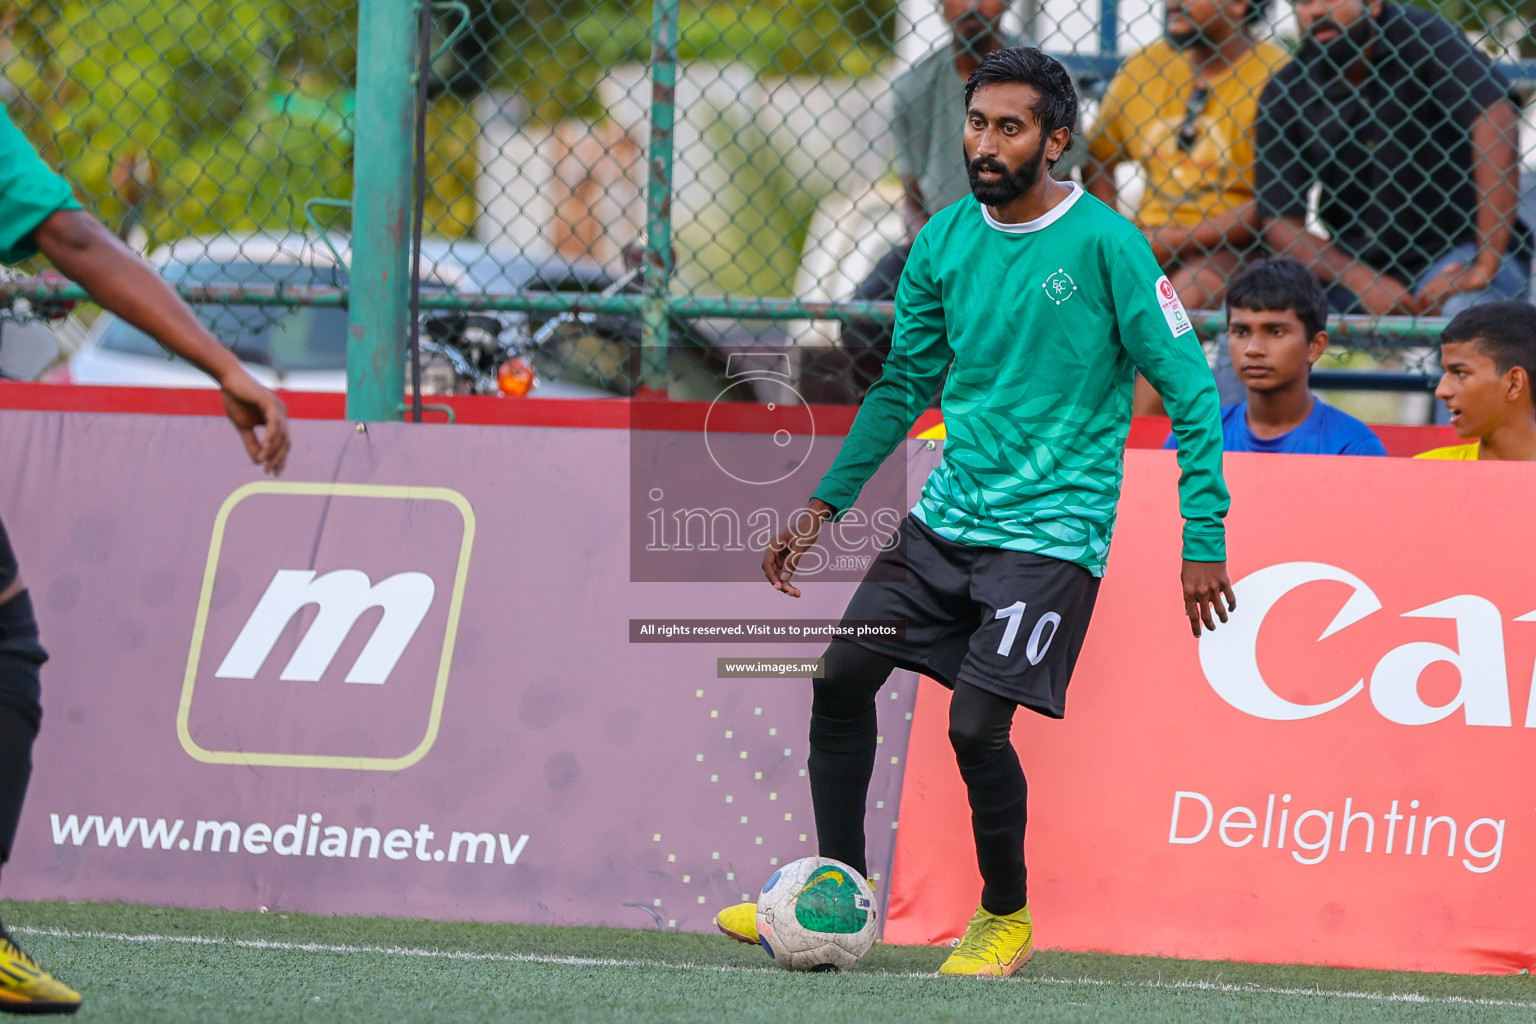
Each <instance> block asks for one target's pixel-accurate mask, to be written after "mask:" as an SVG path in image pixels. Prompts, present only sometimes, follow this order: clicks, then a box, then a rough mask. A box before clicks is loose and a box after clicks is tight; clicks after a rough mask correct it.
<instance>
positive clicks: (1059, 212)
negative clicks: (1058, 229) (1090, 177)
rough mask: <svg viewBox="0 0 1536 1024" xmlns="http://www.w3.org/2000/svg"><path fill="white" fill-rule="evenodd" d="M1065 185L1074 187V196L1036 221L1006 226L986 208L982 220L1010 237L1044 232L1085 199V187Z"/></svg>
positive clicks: (1067, 183)
mask: <svg viewBox="0 0 1536 1024" xmlns="http://www.w3.org/2000/svg"><path fill="white" fill-rule="evenodd" d="M1063 184H1066V185H1070V186H1072V194H1071V195H1069V196H1067V198H1065V199H1063V200H1062V201H1061V202H1059V203H1057V204H1056V205H1055V206H1053V207H1051V208H1050V209H1049V210H1046V211H1045V212H1044V213H1042V214H1041V215H1040V216H1038V217H1036V218H1035V219H1034V220H1026V221H1025V222H1024V223H1022V224H1004V223H1003V222H1002V221H1000V220H998V219H997V218H996V217H993V216H992V212H991V211H990V210H988V209H987V208H986V207H985V206H982V207H981V216H982V219H983V220H985V221H986V222H987V226H988V227H992V228H996V229H997V230H999V231H1006V232H1008V233H1009V234H1010V235H1027V234H1030V233H1031V232H1035V231H1043V230H1044V229H1046V228H1048V227H1050V226H1051V225H1052V224H1055V223H1056V222H1057V221H1058V220H1061V218H1062V217H1064V216H1066V214H1067V211H1068V210H1070V209H1072V206H1073V204H1075V203H1076V202H1077V201H1078V200H1079V199H1081V198H1082V197H1083V187H1082V186H1081V185H1079V184H1078V183H1077V182H1075V181H1068V182H1064V183H1063ZM978 205H980V204H978Z"/></svg>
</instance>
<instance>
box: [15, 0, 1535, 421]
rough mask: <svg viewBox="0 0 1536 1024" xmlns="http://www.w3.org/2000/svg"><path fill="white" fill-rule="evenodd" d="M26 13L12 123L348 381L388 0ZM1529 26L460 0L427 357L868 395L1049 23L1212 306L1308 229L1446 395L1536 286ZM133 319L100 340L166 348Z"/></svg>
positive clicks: (1385, 335) (1070, 162)
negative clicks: (1466, 312)
mask: <svg viewBox="0 0 1536 1024" xmlns="http://www.w3.org/2000/svg"><path fill="white" fill-rule="evenodd" d="M368 3H376V4H377V3H378V0H364V5H365V7H366V5H367V4H368ZM378 9H379V10H382V9H383V6H382V5H379V7H378ZM390 10H392V11H395V12H398V13H403V15H404V18H403V22H404V23H403V24H401V25H400V26H397V27H398V29H399V30H400V31H402V32H405V33H408V34H411V35H414V34H415V31H416V28H415V24H414V18H413V17H412V16H411V14H410V11H409V9H408V7H407V5H404V4H395V5H393V6H392V7H391V8H390ZM0 11H3V12H4V13H3V19H4V20H3V22H0V64H3V75H0V84H3V87H4V88H5V89H6V101H7V105H8V107H9V108H10V111H11V115H12V117H13V119H14V120H16V122H17V123H18V124H19V125H21V126H22V128H23V130H24V131H25V132H26V133H27V134H28V135H29V136H30V137H31V138H32V140H33V141H34V142H35V143H36V144H37V145H38V146H39V147H40V149H41V150H42V151H43V153H44V154H45V156H46V157H47V158H48V159H49V160H50V161H51V162H53V163H54V164H55V165H57V166H58V167H60V169H61V170H62V171H63V172H64V173H65V174H66V176H68V177H69V179H70V180H71V181H72V182H74V183H75V185H76V187H77V189H78V191H79V193H80V194H81V197H82V198H83V199H84V200H86V201H87V202H88V204H89V205H90V207H91V208H92V209H94V210H95V211H96V212H98V213H99V214H100V215H101V216H102V218H103V219H104V220H105V221H106V222H107V223H108V224H109V225H111V226H112V227H114V228H115V229H117V230H118V231H119V232H120V233H121V234H122V235H123V236H124V237H125V238H127V239H128V240H130V242H131V243H133V244H135V245H138V246H140V247H142V248H144V249H146V250H148V251H151V252H153V253H156V254H157V258H158V259H159V260H160V262H161V263H162V264H163V265H164V266H165V267H166V268H167V273H169V274H171V276H173V278H175V279H176V280H177V283H178V284H179V285H181V286H182V287H183V290H184V292H185V293H186V294H188V295H189V296H191V297H193V298H196V299H198V300H200V301H202V303H203V305H202V307H201V308H203V309H204V310H206V316H205V319H208V320H209V322H210V324H211V325H213V326H214V328H215V330H216V332H218V333H220V334H221V336H224V337H225V338H226V340H227V341H229V342H230V343H231V344H234V345H235V346H236V347H237V348H239V349H242V350H243V351H244V353H245V354H248V355H249V356H250V357H251V358H252V360H253V361H256V362H258V363H264V364H265V365H266V366H267V368H268V369H271V370H272V371H273V372H274V373H275V374H276V375H277V377H278V378H279V379H280V380H281V379H284V378H285V375H287V374H290V373H299V372H315V373H319V372H322V371H325V372H331V373H333V374H334V375H335V376H336V379H337V380H338V381H344V380H345V362H346V352H347V342H346V332H345V324H346V322H347V320H348V317H349V316H350V317H351V319H352V320H353V322H354V324H355V323H356V322H357V320H358V310H357V308H356V307H357V304H358V303H359V302H360V301H363V299H364V296H362V294H361V293H359V292H358V291H356V290H355V289H350V288H349V287H348V285H349V277H348V269H349V266H350V264H351V262H352V253H351V252H350V251H349V250H348V249H347V247H346V244H345V239H346V236H347V232H348V229H349V227H350V219H351V217H352V216H353V210H352V208H351V206H350V205H349V203H350V201H351V199H352V182H353V167H354V162H355V161H356V160H359V159H361V158H371V157H373V156H374V155H375V154H374V153H372V152H370V150H373V149H375V148H376V147H378V146H380V145H381V142H380V141H379V140H378V139H375V138H370V137H367V136H366V129H363V128H360V127H359V125H361V124H366V123H367V121H366V119H365V118H363V119H360V118H358V117H357V116H356V114H355V111H356V108H357V107H358V106H359V105H360V102H359V101H361V105H364V106H366V105H367V104H368V103H369V102H371V101H373V100H374V99H375V97H373V96H372V95H368V94H365V95H363V96H362V97H359V96H358V95H357V94H356V90H357V89H358V82H359V81H360V80H367V76H366V74H365V73H364V72H366V71H367V68H366V67H365V65H367V62H368V61H369V60H377V59H381V58H379V56H378V55H377V54H370V53H368V52H364V53H362V54H361V55H360V54H359V50H358V44H357V40H358V19H357V10H356V5H355V4H351V3H346V2H343V0H224V2H221V3H219V4H212V3H208V2H206V0H195V2H194V0H94V2H89V3H86V2H72V0H12V2H10V3H7V4H6V5H5V6H4V7H0ZM1533 17H1536V0H1487V2H1484V3H1474V2H1470V0H1423V2H1422V4H1421V6H1416V7H1403V6H1399V5H1396V4H1393V3H1385V4H1377V5H1375V6H1374V8H1372V7H1369V6H1367V5H1365V4H1364V3H1363V2H1362V0H1304V2H1303V3H1300V4H1298V5H1296V6H1295V7H1293V6H1291V5H1290V4H1288V3H1285V2H1284V0H1273V2H1269V3H1266V2H1264V0H1248V2H1247V3H1246V4H1244V3H1241V2H1238V3H1227V4H1217V3H1215V2H1214V0H1184V2H1182V3H1179V2H1175V3H1173V4H1172V5H1171V6H1170V7H1169V8H1168V9H1167V10H1165V9H1164V7H1163V5H1162V4H1160V3H1156V2H1153V0H1139V2H1134V3H1133V2H1127V0H1098V2H1096V3H1088V4H1079V3H1076V2H1074V0H1016V2H1014V3H1011V4H1010V3H1007V2H1005V0H945V2H942V3H941V2H940V0H751V2H749V0H657V2H656V4H655V5H654V6H653V4H652V3H650V2H645V3H636V2H630V0H467V2H464V0H457V2H454V3H442V2H440V3H438V4H437V5H435V7H434V9H433V11H432V17H431V24H432V27H433V34H432V38H431V40H429V41H428V43H427V49H428V50H429V51H430V54H429V56H430V63H429V70H428V74H427V76H426V79H425V88H424V89H423V90H422V93H423V98H424V101H425V110H426V116H425V149H424V153H425V166H424V172H425V181H426V186H427V187H426V190H425V194H424V196H423V197H422V198H423V203H422V218H423V221H424V234H425V239H424V242H423V245H422V252H423V262H424V266H425V267H426V270H425V273H424V278H423V282H422V291H421V302H420V305H421V308H422V310H423V311H424V312H423V316H424V318H425V321H426V322H425V324H424V327H423V328H422V330H421V332H420V337H421V339H422V342H423V344H424V345H425V346H426V348H425V351H426V356H425V363H424V366H423V369H424V378H423V383H424V386H425V388H426V389H427V390H461V391H462V390H491V391H495V390H498V389H500V390H503V391H508V390H510V391H513V392H516V391H517V390H518V388H519V387H521V386H525V385H526V379H527V378H526V372H531V373H532V374H533V375H535V376H536V377H539V378H542V379H543V381H544V382H545V387H544V388H543V389H542V391H543V393H562V392H563V393H572V394H580V393H594V394H613V393H620V394H632V393H634V392H636V391H637V390H638V389H639V388H641V387H642V386H644V385H647V384H649V385H650V386H651V387H653V388H655V389H658V390H665V391H666V392H667V393H668V394H669V395H671V396H673V397H682V398H709V397H713V395H715V394H717V393H718V392H719V391H720V390H721V388H720V384H721V381H722V380H723V379H724V378H725V377H726V376H728V374H729V364H730V362H731V360H730V356H731V355H732V354H734V353H737V352H739V351H741V350H743V349H761V348H762V347H764V346H782V347H783V348H784V349H785V350H787V351H788V352H789V353H790V354H791V355H792V356H793V358H792V359H791V360H789V361H788V365H789V366H790V367H791V369H790V372H791V373H792V374H793V375H794V376H796V377H797V383H798V385H799V386H800V389H801V391H802V392H803V393H804V394H805V395H806V396H807V397H808V398H810V399H811V400H813V401H814V400H821V401H856V400H857V399H858V398H859V396H860V395H861V394H862V391H863V389H864V388H865V387H866V386H867V385H868V383H869V382H870V381H871V380H872V379H873V378H874V376H875V375H877V374H878V372H879V367H880V365H881V363H882V361H883V357H884V352H885V351H886V349H887V347H888V345H889V322H890V316H891V305H890V300H891V299H892V297H893V294H894V284H895V281H896V279H897V278H898V277H899V274H900V267H901V263H902V259H903V257H904V252H905V247H906V246H907V245H908V244H909V242H910V239H911V237H912V233H913V232H914V231H915V230H917V229H918V228H920V227H921V224H922V223H923V222H924V221H925V220H926V218H927V217H928V216H931V215H932V214H933V213H934V212H936V211H937V210H938V209H940V208H942V207H943V206H945V205H947V204H949V203H951V202H953V201H955V200H957V199H960V198H962V197H964V196H965V195H967V194H968V192H969V186H968V180H967V175H966V169H965V165H964V161H963V156H962V136H963V126H964V111H963V100H962V95H963V79H964V75H965V74H966V73H967V71H968V69H969V68H970V67H971V66H973V65H974V63H975V60H976V58H977V57H978V56H979V55H980V54H982V53H984V52H986V51H987V50H989V49H991V48H994V47H997V46H1001V45H1006V44H1010V43H1016V42H1031V43H1037V44H1038V45H1040V46H1041V47H1042V48H1044V49H1045V50H1046V51H1047V52H1050V53H1052V54H1055V55H1057V56H1059V57H1060V58H1061V59H1062V60H1063V62H1064V63H1066V64H1067V66H1068V68H1069V70H1071V71H1072V72H1073V74H1074V77H1075V80H1076V82H1077V85H1078V89H1079V93H1080V97H1081V100H1082V104H1081V112H1082V117H1081V123H1080V126H1079V128H1080V135H1079V136H1078V137H1076V138H1075V139H1074V142H1073V145H1072V148H1071V150H1070V151H1069V153H1068V155H1067V157H1066V158H1065V159H1064V160H1063V162H1062V163H1061V164H1059V165H1058V166H1057V168H1056V170H1055V173H1056V175H1057V177H1071V178H1073V179H1076V180H1079V181H1081V182H1082V183H1083V185H1084V187H1085V188H1086V189H1087V190H1088V191H1090V192H1092V193H1093V194H1095V195H1097V196H1099V197H1100V198H1102V199H1104V200H1106V201H1109V202H1112V203H1115V204H1117V205H1118V206H1119V208H1120V209H1121V210H1122V212H1124V213H1126V215H1127V216H1130V217H1131V218H1132V219H1133V220H1135V221H1136V222H1137V223H1138V224H1139V225H1140V226H1141V227H1142V228H1143V229H1144V230H1145V231H1146V233H1147V235H1148V237H1149V239H1150V240H1151V242H1152V244H1153V247H1154V250H1155V251H1156V252H1157V254H1158V256H1159V259H1160V260H1161V261H1162V262H1163V264H1164V266H1165V269H1166V270H1167V272H1168V275H1169V277H1170V278H1171V279H1172V281H1173V282H1174V284H1175V286H1176V287H1177V288H1178V290H1179V291H1180V293H1181V294H1182V295H1183V297H1184V300H1185V303H1186V305H1187V306H1189V307H1190V308H1191V310H1193V311H1210V312H1208V313H1205V314H1202V313H1200V312H1195V313H1194V318H1195V319H1196V322H1197V324H1199V325H1200V326H1201V327H1202V330H1203V331H1204V332H1205V333H1206V334H1207V336H1209V337H1211V338H1214V337H1215V334H1216V332H1218V331H1219V329H1220V325H1221V314H1220V310H1221V302H1222V297H1223V295H1224V293H1225V290H1226V285H1227V283H1228V282H1229V281H1230V280H1231V278H1232V277H1233V276H1234V275H1235V274H1237V273H1239V272H1240V271H1241V269H1242V268H1243V267H1244V266H1245V265H1246V264H1248V263H1249V262H1251V261H1252V260H1254V259H1256V258H1258V257H1259V256H1261V255H1263V254H1265V253H1267V252H1270V251H1273V250H1276V249H1285V250H1287V251H1290V252H1292V253H1293V254H1297V255H1300V256H1302V257H1303V258H1304V259H1305V261H1306V262H1308V263H1309V264H1310V265H1311V266H1313V267H1314V269H1315V270H1316V272H1317V273H1318V275H1319V277H1320V278H1321V279H1322V280H1323V281H1324V284H1325V285H1326V286H1327V287H1328V289H1329V292H1330V301H1331V303H1332V304H1333V308H1334V311H1335V312H1336V313H1338V314H1341V316H1340V317H1338V318H1336V319H1335V320H1334V321H1333V322H1332V323H1333V327H1334V332H1335V340H1336V341H1339V342H1342V343H1343V345H1344V347H1343V348H1341V349H1340V350H1339V351H1338V352H1337V353H1336V355H1337V356H1338V358H1339V360H1340V361H1342V362H1345V363H1348V364H1350V366H1349V369H1350V370H1351V371H1358V370H1362V369H1365V370H1371V371H1373V372H1372V373H1371V374H1368V375H1364V376H1366V377H1369V380H1368V381H1367V383H1370V384H1374V385H1377V386H1401V387H1419V388H1421V387H1422V383H1421V382H1422V375H1423V366H1422V361H1423V357H1424V355H1425V353H1426V352H1427V351H1428V348H1427V346H1428V344H1429V342H1430V341H1431V339H1432V336H1433V333H1434V331H1435V330H1436V328H1437V324H1438V322H1439V321H1438V320H1437V319H1436V318H1438V317H1442V316H1443V315H1445V314H1446V313H1448V312H1452V311H1454V309H1455V308H1457V306H1458V305H1460V304H1464V303H1466V302H1468V301H1472V300H1473V299H1475V298H1477V297H1481V296H1484V295H1489V296H1493V295H1496V296H1516V295H1518V296H1520V297H1525V296H1527V295H1528V294H1529V290H1530V273H1529V270H1530V253H1531V242H1530V231H1529V229H1528V227H1527V225H1530V224H1533V223H1536V209H1533V207H1536V186H1533V173H1532V171H1533V167H1536V153H1533V133H1532V132H1531V131H1530V130H1528V129H1529V113H1528V110H1527V109H1526V108H1525V106H1524V105H1523V104H1524V101H1526V100H1528V99H1529V90H1530V88H1531V87H1532V85H1533V84H1536V82H1533V79H1536V63H1533V59H1536V42H1533V40H1532V37H1531V32H1530V25H1531V23H1532V20H1533ZM365 50H366V46H365ZM384 70H385V71H386V72H387V74H389V75H395V76H408V75H410V73H411V68H410V67H409V65H407V64H404V63H402V64H400V65H399V66H391V67H389V68H387V69H384ZM377 80H378V79H375V81H377ZM1522 122H1524V123H1525V124H1526V126H1527V130H1526V131H1524V132H1523V133H1522V131H1521V124H1522ZM359 180H361V176H360V179H359ZM359 202H361V198H360V199H359ZM359 209H361V207H359ZM391 237H392V238H394V239H396V242H392V243H391V244H399V245H400V246H402V247H403V246H405V245H406V244H407V242H408V239H409V229H408V228H407V230H406V231H405V233H404V236H403V237H402V236H401V235H400V232H398V231H396V233H395V235H393V236H391ZM365 255H367V256H371V255H373V254H372V253H371V252H369V253H367V254H365ZM400 284H401V282H398V281H397V285H400ZM349 300H350V303H351V305H352V307H353V308H352V309H351V311H350V313H349V312H348V311H345V310H343V309H342V308H339V307H342V306H343V305H345V304H347V303H348V301H349ZM233 304H243V305H245V306H249V305H251V304H254V305H255V306H256V309H255V310H251V309H249V308H246V309H245V311H244V312H236V311H235V310H237V308H239V307H237V306H236V305H233ZM297 309H304V310H307V311H308V312H304V313H302V314H301V313H300V312H297V311H296V310H297ZM571 309H575V310H578V311H579V313H578V315H576V316H566V317H559V316H557V314H558V313H559V312H560V311H561V310H571ZM1426 317H1428V318H1429V319H1427V320H1426V319H1425V318H1426ZM301 321H302V322H301ZM101 333H102V332H101V331H98V332H97V334H101ZM130 333H131V332H127V331H126V330H125V329H120V330H119V331H118V334H119V335H121V336H122V337H118V338H115V339H97V341H99V342H101V343H103V344H107V346H108V347H109V348H110V347H111V346H112V345H114V344H115V345H117V347H118V351H120V352H122V353H126V354H132V353H133V352H135V351H139V350H143V352H145V353H147V352H148V351H149V348H146V346H145V343H144V339H142V338H130V337H128V335H129V334H130ZM136 346H137V348H136ZM88 347H89V345H88ZM1221 347H1222V346H1219V345H1216V344H1214V343H1213V344H1212V346H1211V348H1212V353H1213V357H1216V356H1219V351H1218V350H1219V349H1220V348H1221ZM514 357H515V358H514ZM519 360H521V362H519ZM1217 361H1218V362H1219V359H1218V360H1217ZM514 364H516V365H514ZM509 367H510V368H509ZM519 367H521V369H519ZM1218 369H1219V367H1218ZM1351 379H1353V378H1351ZM1330 383H1332V381H1330ZM1397 414H1399V413H1398V412H1394V413H1393V414H1391V415H1390V416H1388V417H1387V418H1391V416H1395V415H1397Z"/></svg>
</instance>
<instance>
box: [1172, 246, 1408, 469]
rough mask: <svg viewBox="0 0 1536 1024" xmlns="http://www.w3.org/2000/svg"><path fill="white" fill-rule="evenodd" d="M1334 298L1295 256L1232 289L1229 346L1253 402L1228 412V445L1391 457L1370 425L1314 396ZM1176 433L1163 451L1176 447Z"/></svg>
mask: <svg viewBox="0 0 1536 1024" xmlns="http://www.w3.org/2000/svg"><path fill="white" fill-rule="evenodd" d="M1327 324H1328V296H1327V295H1326V294H1324V292H1323V288H1322V286H1321V285H1320V284H1318V283H1317V278H1315V277H1313V276H1312V274H1311V272H1310V271H1308V270H1307V268H1306V267H1304V266H1302V265H1301V264H1300V263H1298V262H1297V261H1296V260H1293V259H1290V258H1289V257H1285V256H1279V257H1275V258H1273V259H1267V260H1260V261H1259V262H1257V263H1255V264H1254V265H1253V266H1251V267H1249V268H1248V269H1247V270H1245V271H1243V272H1242V273H1241V274H1239V275H1238V276H1237V277H1235V278H1233V280H1232V283H1231V285H1230V286H1229V287H1228V289H1227V344H1228V346H1229V347H1230V348H1231V350H1232V366H1233V368H1234V369H1236V371H1237V376H1238V378H1239V379H1240V380H1241V381H1242V382H1243V384H1244V385H1245V386H1246V387H1247V389H1248V399H1247V401H1243V402H1238V403H1237V404H1236V405H1229V406H1226V407H1224V408H1223V409H1222V410H1221V434H1222V449H1223V450H1224V451H1229V452H1291V453H1295V454H1306V455H1385V454H1387V451H1386V449H1385V448H1383V447H1382V444H1381V441H1380V440H1378V439H1377V437H1376V435H1375V434H1373V433H1372V432H1371V428H1370V427H1368V426H1366V425H1365V424H1364V423H1361V422H1360V421H1359V420H1357V419H1355V418H1354V417H1353V416H1351V415H1349V414H1348V413H1345V412H1341V411H1339V410H1338V409H1335V408H1334V407H1333V406H1331V405H1329V404H1328V403H1327V402H1324V401H1323V400H1322V399H1321V398H1318V397H1317V396H1316V395H1314V394H1313V393H1312V389H1311V388H1310V387H1309V386H1308V376H1309V375H1310V373H1311V371H1312V364H1313V363H1315V362H1317V360H1318V359H1319V358H1320V357H1321V356H1322V354H1323V352H1324V351H1325V350H1326V349H1327V348H1328V332H1327V330H1326V329H1325V328H1326V327H1327ZM1178 446H1179V445H1178V440H1177V439H1176V438H1175V437H1174V436H1173V435H1172V434H1170V435H1169V436H1168V441H1167V442H1166V443H1165V444H1164V445H1163V447H1164V448H1177V447H1178Z"/></svg>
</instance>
